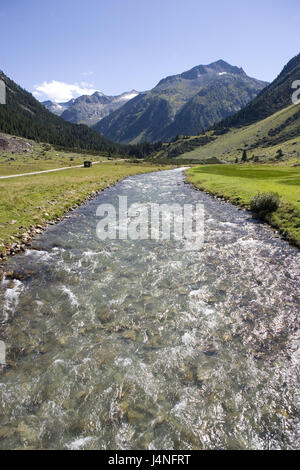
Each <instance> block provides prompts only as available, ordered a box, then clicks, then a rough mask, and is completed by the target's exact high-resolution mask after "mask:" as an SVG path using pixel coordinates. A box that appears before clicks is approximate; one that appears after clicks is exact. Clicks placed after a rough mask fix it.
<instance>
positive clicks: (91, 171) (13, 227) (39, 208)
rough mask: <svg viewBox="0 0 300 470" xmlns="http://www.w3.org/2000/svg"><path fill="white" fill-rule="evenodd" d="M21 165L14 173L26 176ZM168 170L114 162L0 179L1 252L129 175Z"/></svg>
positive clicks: (34, 168)
mask: <svg viewBox="0 0 300 470" xmlns="http://www.w3.org/2000/svg"><path fill="white" fill-rule="evenodd" d="M69 155H70V154H69ZM59 157H60V158H62V157H61V156H59ZM89 159H90V158H89ZM94 159H95V160H99V159H101V158H99V157H95V158H94ZM36 163H37V165H36V166H35V167H34V166H33V167H32V168H31V171H37V169H38V168H40V167H39V166H38V165H40V162H38V161H37V162H36ZM80 163H82V156H81V160H80ZM41 164H42V163H41ZM56 164H57V162H56V163H55V165H56ZM19 166H20V168H19V167H18V168H15V170H16V171H14V173H20V172H21V173H23V172H25V171H26V170H25V168H26V169H28V165H27V162H26V161H25V163H24V166H22V165H20V164H19ZM62 166H64V165H62ZM54 168H56V166H54ZM166 168H167V167H166V166H162V165H159V164H157V165H153V164H150V163H149V164H147V163H141V164H131V163H127V162H113V161H111V162H106V163H103V164H99V165H94V166H93V167H92V168H74V169H70V170H63V171H61V172H60V171H58V172H55V173H46V174H41V175H33V176H24V177H18V178H12V179H7V180H0V253H1V252H4V251H5V249H6V246H8V245H10V244H12V243H14V242H16V241H18V238H17V237H18V236H20V235H21V233H23V232H24V231H25V230H27V229H28V228H29V227H30V225H39V224H44V223H45V222H46V221H50V220H54V219H56V218H58V217H61V216H62V215H63V214H64V213H66V212H67V211H68V209H69V208H70V207H72V206H74V205H75V204H80V203H81V202H83V201H84V200H85V199H86V198H87V197H88V196H89V195H91V194H92V193H93V192H95V191H98V190H100V189H103V188H106V187H108V186H110V185H112V184H114V183H116V182H117V181H118V180H120V179H122V178H124V177H127V176H129V175H133V174H139V173H146V172H151V171H157V170H159V169H166ZM10 174H11V173H10Z"/></svg>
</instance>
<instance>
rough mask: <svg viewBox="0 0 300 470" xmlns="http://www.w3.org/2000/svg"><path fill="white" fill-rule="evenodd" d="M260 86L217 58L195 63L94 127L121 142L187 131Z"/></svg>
mask: <svg viewBox="0 0 300 470" xmlns="http://www.w3.org/2000/svg"><path fill="white" fill-rule="evenodd" d="M265 86H266V83H265V82H262V81H259V80H256V79H254V78H250V77H248V76H247V75H246V74H245V72H244V71H243V69H241V68H238V67H234V66H232V65H230V64H228V63H226V62H225V61H223V60H219V61H217V62H214V63H212V64H209V65H199V66H197V67H194V68H193V69H191V70H189V71H187V72H184V73H182V74H179V75H174V76H170V77H167V78H165V79H163V80H161V81H160V82H159V83H158V85H157V86H156V87H155V88H153V89H152V90H150V91H148V92H145V93H141V94H140V95H139V96H137V97H136V98H134V99H133V100H131V101H130V102H128V103H127V104H126V105H124V106H123V107H122V108H120V109H119V110H117V111H115V112H113V113H112V114H111V115H109V116H108V117H106V118H104V119H103V120H102V121H100V122H99V123H97V124H96V125H95V126H94V129H96V130H97V131H99V132H101V133H103V134H104V135H106V136H108V137H109V138H112V139H114V140H115V141H117V142H122V143H137V142H141V141H150V142H153V141H158V140H170V139H172V138H174V137H175V136H176V134H183V133H184V134H187V135H192V134H193V133H196V132H197V133H198V132H200V131H202V130H204V129H205V128H207V127H208V126H211V125H212V124H214V123H215V122H217V121H218V120H220V119H222V118H224V117H226V116H228V115H229V114H232V113H233V112H235V111H236V110H238V109H240V108H241V106H243V105H244V104H246V103H248V102H249V101H250V100H251V99H253V98H254V96H256V95H257V93H258V92H259V91H260V90H262V89H263V88H264V87H265ZM190 126H191V128H190Z"/></svg>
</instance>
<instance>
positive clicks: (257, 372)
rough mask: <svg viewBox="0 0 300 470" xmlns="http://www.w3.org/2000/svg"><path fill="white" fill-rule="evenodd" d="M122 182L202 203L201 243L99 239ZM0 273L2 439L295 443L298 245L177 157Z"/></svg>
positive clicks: (34, 443) (145, 193)
mask: <svg viewBox="0 0 300 470" xmlns="http://www.w3.org/2000/svg"><path fill="white" fill-rule="evenodd" d="M120 195H123V196H124V195H126V196H127V197H128V204H132V203H134V202H138V203H141V202H145V203H149V202H151V203H170V204H171V203H174V202H175V203H179V204H190V203H193V204H194V203H196V202H202V203H203V204H204V208H205V243H204V246H203V247H202V248H201V249H197V250H195V251H193V250H192V251H188V250H185V249H184V246H183V244H182V242H181V241H179V240H177V241H173V240H165V241H155V240H136V241H134V240H106V241H101V240H99V239H98V238H97V236H96V225H97V223H98V222H99V219H98V218H97V217H96V209H97V207H98V205H99V204H101V203H106V204H107V203H110V204H114V205H116V206H117V204H118V196H120ZM5 270H6V271H10V270H11V271H14V272H17V273H19V275H18V276H17V277H18V279H4V280H3V281H2V283H1V284H0V340H2V341H4V342H5V345H6V361H7V365H6V366H5V367H4V366H2V367H1V366H0V449H18V448H34V449H295V448H299V444H300V436H299V408H297V406H298V405H299V391H298V390H299V382H298V381H297V372H298V370H297V367H298V363H299V349H298V348H299V329H298V328H299V304H300V276H299V274H300V254H299V251H298V250H297V249H295V248H293V247H291V246H290V245H288V243H287V242H285V241H284V240H282V239H280V238H279V237H278V236H277V235H276V233H275V232H274V231H273V230H272V229H270V228H268V227H266V226H265V225H263V224H261V223H259V222H258V221H257V220H254V219H253V218H252V217H251V215H250V214H249V212H247V211H244V210H240V209H238V208H237V207H235V206H233V205H231V204H228V203H225V202H221V201H218V200H216V199H214V198H213V197H211V196H209V195H207V194H205V193H202V192H199V191H197V190H195V189H194V188H193V187H191V186H190V185H188V184H185V180H184V174H183V171H182V170H170V171H163V172H158V173H151V174H146V175H138V176H133V177H129V178H127V179H125V180H123V181H122V182H120V183H118V184H117V185H116V186H114V187H112V188H110V189H107V190H105V191H104V192H102V193H101V195H99V196H97V197H96V198H95V199H93V200H92V201H90V202H88V203H87V204H85V205H84V206H82V207H80V208H78V209H76V210H75V211H74V212H72V213H71V214H70V217H69V218H67V219H65V220H63V221H62V222H61V223H59V224H58V225H55V226H50V227H49V228H48V229H47V230H46V232H44V233H43V234H42V235H40V236H39V238H38V239H36V240H35V241H34V243H33V245H32V247H31V249H29V250H28V251H27V252H26V253H24V254H21V255H17V256H15V257H13V258H10V259H9V261H8V262H7V263H6V266H5Z"/></svg>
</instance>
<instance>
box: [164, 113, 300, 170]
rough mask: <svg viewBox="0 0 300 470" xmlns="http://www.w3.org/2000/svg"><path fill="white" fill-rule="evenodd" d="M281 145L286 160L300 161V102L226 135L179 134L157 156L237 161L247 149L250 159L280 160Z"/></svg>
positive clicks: (263, 160) (192, 159)
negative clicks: (186, 136)
mask: <svg viewBox="0 0 300 470" xmlns="http://www.w3.org/2000/svg"><path fill="white" fill-rule="evenodd" d="M280 149H281V150H282V153H283V156H282V159H281V160H282V161H285V160H291V159H292V160H295V163H297V162H298V161H300V105H297V106H295V105H290V106H288V107H286V108H284V109H282V110H280V111H277V113H274V114H272V115H271V116H268V117H267V118H265V119H263V120H261V121H258V122H257V123H254V124H251V125H249V126H244V127H239V128H233V129H231V130H230V131H229V132H227V133H225V134H222V135H218V134H217V133H216V131H215V132H214V131H209V132H207V133H206V134H205V135H202V136H195V137H190V138H188V139H184V138H178V139H177V140H176V141H174V142H171V143H169V144H164V146H163V147H162V149H161V150H160V151H159V153H158V154H157V156H156V158H157V159H168V160H169V159H170V158H171V159H172V158H178V159H180V160H182V159H184V160H188V161H195V162H197V161H199V162H206V161H207V160H208V159H212V158H214V159H218V160H219V161H220V160H221V161H231V162H234V161H235V159H236V158H238V159H239V160H240V159H241V156H242V153H243V151H244V150H246V152H247V156H248V159H249V160H254V161H258V162H262V163H266V162H268V161H272V160H273V161H276V162H278V161H279V160H278V153H277V152H278V151H279V150H280Z"/></svg>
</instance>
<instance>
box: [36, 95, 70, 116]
mask: <svg viewBox="0 0 300 470" xmlns="http://www.w3.org/2000/svg"><path fill="white" fill-rule="evenodd" d="M74 101H75V99H72V100H70V101H66V102H65V103H56V102H55V101H51V100H47V101H43V102H42V105H43V106H45V108H46V109H48V111H51V113H53V114H56V116H61V115H62V113H63V112H64V111H66V110H67V109H68V108H69V107H70V106H72V104H73V103H74Z"/></svg>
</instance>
